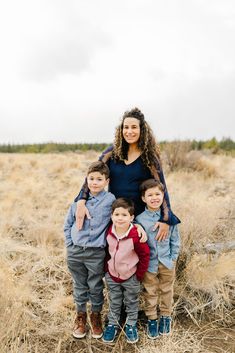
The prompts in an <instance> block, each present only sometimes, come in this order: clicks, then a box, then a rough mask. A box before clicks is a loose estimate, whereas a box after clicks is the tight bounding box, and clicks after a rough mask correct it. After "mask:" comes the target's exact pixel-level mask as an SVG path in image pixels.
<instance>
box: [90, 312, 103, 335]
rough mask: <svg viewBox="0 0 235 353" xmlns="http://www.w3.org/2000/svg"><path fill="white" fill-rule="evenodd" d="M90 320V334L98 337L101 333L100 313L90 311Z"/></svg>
mask: <svg viewBox="0 0 235 353" xmlns="http://www.w3.org/2000/svg"><path fill="white" fill-rule="evenodd" d="M90 320H91V336H92V337H93V338H100V337H102V335H103V329H102V322H101V314H100V313H99V312H92V313H91V316H90Z"/></svg>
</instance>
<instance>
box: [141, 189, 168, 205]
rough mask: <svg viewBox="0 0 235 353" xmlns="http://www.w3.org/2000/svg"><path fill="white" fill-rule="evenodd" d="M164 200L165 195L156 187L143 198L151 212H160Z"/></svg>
mask: <svg viewBox="0 0 235 353" xmlns="http://www.w3.org/2000/svg"><path fill="white" fill-rule="evenodd" d="M163 198H164V194H163V192H162V191H161V190H160V189H159V187H158V186H154V187H153V188H150V189H148V190H146V191H145V194H144V196H142V200H143V201H144V202H145V203H146V205H147V208H148V209H149V210H150V211H157V210H159V209H160V206H161V204H162V202H163Z"/></svg>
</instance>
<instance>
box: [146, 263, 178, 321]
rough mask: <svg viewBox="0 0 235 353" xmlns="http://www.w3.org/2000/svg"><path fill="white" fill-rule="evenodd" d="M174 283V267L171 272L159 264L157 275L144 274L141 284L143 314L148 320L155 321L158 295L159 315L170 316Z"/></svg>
mask: <svg viewBox="0 0 235 353" xmlns="http://www.w3.org/2000/svg"><path fill="white" fill-rule="evenodd" d="M174 281H175V266H174V268H173V269H172V270H169V269H168V268H167V267H165V266H164V265H162V264H161V263H159V265H158V273H151V272H145V275H144V279H143V282H142V283H143V286H144V298H145V314H146V316H147V317H148V319H149V320H155V319H157V304H158V295H159V299H160V300H159V307H160V314H161V315H163V316H171V312H172V304H173V286H174Z"/></svg>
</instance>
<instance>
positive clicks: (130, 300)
mask: <svg viewBox="0 0 235 353" xmlns="http://www.w3.org/2000/svg"><path fill="white" fill-rule="evenodd" d="M105 280H106V283H107V287H108V290H109V302H110V303H109V313H108V319H109V324H111V325H118V323H119V320H120V313H121V307H122V303H123V302H124V304H125V306H126V313H127V322H126V323H127V324H128V325H135V324H136V322H137V318H138V306H139V292H140V282H139V281H138V280H137V279H136V276H135V275H133V276H132V277H130V278H129V279H127V280H126V281H124V282H121V283H117V282H114V281H113V280H112V278H111V277H110V275H109V274H108V273H106V274H105Z"/></svg>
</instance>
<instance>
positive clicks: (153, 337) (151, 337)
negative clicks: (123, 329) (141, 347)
mask: <svg viewBox="0 0 235 353" xmlns="http://www.w3.org/2000/svg"><path fill="white" fill-rule="evenodd" d="M147 336H148V338H150V339H151V340H155V339H157V338H159V335H157V336H150V335H148V334H147Z"/></svg>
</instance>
